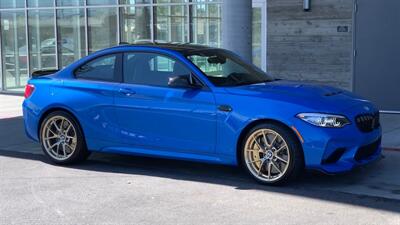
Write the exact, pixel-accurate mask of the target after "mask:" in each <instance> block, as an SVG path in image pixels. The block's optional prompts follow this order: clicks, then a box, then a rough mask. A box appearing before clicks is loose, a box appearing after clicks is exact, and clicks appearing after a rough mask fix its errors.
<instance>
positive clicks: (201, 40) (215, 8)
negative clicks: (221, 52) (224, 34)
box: [191, 4, 221, 47]
mask: <svg viewBox="0 0 400 225" xmlns="http://www.w3.org/2000/svg"><path fill="white" fill-rule="evenodd" d="M191 7H192V11H193V21H192V24H191V29H192V32H193V40H191V41H192V42H194V43H197V44H204V45H210V46H214V47H219V46H220V45H221V5H219V4H199V5H193V6H191Z"/></svg>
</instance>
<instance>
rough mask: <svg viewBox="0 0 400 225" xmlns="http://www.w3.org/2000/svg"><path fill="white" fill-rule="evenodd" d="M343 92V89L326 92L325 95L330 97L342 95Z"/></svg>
mask: <svg viewBox="0 0 400 225" xmlns="http://www.w3.org/2000/svg"><path fill="white" fill-rule="evenodd" d="M342 93H343V91H336V92H329V93H326V94H325V96H326V97H330V96H335V95H340V94H342Z"/></svg>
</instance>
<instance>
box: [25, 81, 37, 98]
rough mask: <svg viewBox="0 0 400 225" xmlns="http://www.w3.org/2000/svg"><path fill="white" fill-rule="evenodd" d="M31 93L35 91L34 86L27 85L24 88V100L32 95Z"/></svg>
mask: <svg viewBox="0 0 400 225" xmlns="http://www.w3.org/2000/svg"><path fill="white" fill-rule="evenodd" d="M33 91H35V86H34V85H33V84H27V85H26V86H25V94H24V97H25V98H29V97H30V96H31V95H32V93H33Z"/></svg>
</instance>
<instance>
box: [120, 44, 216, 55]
mask: <svg viewBox="0 0 400 225" xmlns="http://www.w3.org/2000/svg"><path fill="white" fill-rule="evenodd" d="M122 46H132V47H152V48H158V49H165V50H173V51H177V52H179V53H181V54H183V55H185V54H187V53H189V52H192V51H200V50H212V49H216V48H214V47H209V46H205V45H198V44H191V43H158V42H142V43H134V44H129V43H120V45H119V46H118V47H122Z"/></svg>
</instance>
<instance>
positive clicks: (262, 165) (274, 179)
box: [241, 123, 304, 185]
mask: <svg viewBox="0 0 400 225" xmlns="http://www.w3.org/2000/svg"><path fill="white" fill-rule="evenodd" d="M265 140H266V141H267V143H266V144H265ZM285 146H286V147H285ZM241 159H242V166H243V167H244V168H245V170H246V171H247V172H248V173H249V174H250V175H251V176H252V177H253V178H254V179H256V181H258V182H259V183H262V184H267V185H280V184H284V183H286V182H288V181H290V180H293V179H294V178H296V177H297V176H298V175H300V174H301V172H302V171H303V169H304V157H303V151H302V148H301V145H300V143H299V141H298V139H297V137H296V136H295V135H294V134H293V133H292V131H291V130H290V129H288V128H286V127H284V126H282V125H279V124H275V123H271V124H269V123H264V124H260V125H257V126H255V127H253V128H252V129H251V130H250V131H249V132H248V133H247V135H246V136H245V138H244V139H243V140H242V145H241Z"/></svg>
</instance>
